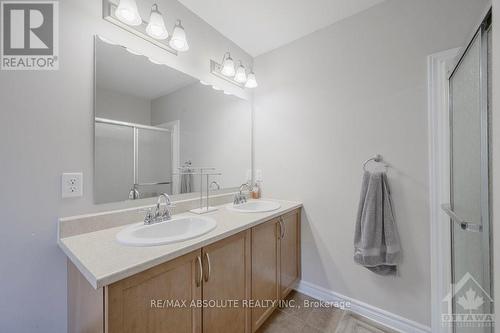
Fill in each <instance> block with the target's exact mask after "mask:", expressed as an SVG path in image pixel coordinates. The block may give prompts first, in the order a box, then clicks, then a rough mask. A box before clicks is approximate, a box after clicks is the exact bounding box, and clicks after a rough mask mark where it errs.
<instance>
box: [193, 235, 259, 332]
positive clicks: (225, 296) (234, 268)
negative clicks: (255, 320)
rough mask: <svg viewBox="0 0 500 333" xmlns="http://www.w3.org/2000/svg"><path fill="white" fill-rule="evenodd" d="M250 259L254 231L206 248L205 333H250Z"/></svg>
mask: <svg viewBox="0 0 500 333" xmlns="http://www.w3.org/2000/svg"><path fill="white" fill-rule="evenodd" d="M250 258H251V256H250V230H246V231H244V232H241V233H239V234H236V235H234V236H231V237H228V238H226V239H223V240H221V241H218V242H216V243H214V244H211V245H208V246H206V247H204V248H203V273H204V282H203V301H204V302H205V305H207V306H205V307H204V308H203V333H250V315H249V314H250V311H249V310H248V308H247V307H244V306H243V305H244V304H243V302H244V301H245V300H248V299H250V268H251V267H250ZM227 301H231V302H233V301H238V303H239V304H238V306H231V304H228V303H227ZM215 302H217V303H215ZM224 302H226V303H224Z"/></svg>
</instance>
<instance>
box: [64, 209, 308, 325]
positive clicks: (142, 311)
mask: <svg viewBox="0 0 500 333" xmlns="http://www.w3.org/2000/svg"><path fill="white" fill-rule="evenodd" d="M276 202H278V203H280V206H281V207H280V208H279V209H277V210H275V211H272V212H267V213H238V212H234V211H231V210H229V209H227V204H225V205H223V206H219V207H218V208H219V209H218V210H217V211H216V212H213V213H211V214H208V215H209V216H210V217H211V218H213V219H214V220H215V221H216V222H217V226H216V228H215V229H214V230H212V231H210V232H208V233H207V234H205V235H202V236H200V237H198V238H195V239H190V240H187V241H183V242H177V243H173V244H167V245H161V246H148V247H135V246H126V245H122V244H120V243H118V242H117V240H116V234H117V233H118V232H120V231H121V230H123V229H124V228H125V227H126V226H125V225H123V224H121V223H122V222H120V221H124V222H125V223H130V221H133V219H134V218H136V217H137V216H138V213H137V212H136V211H133V212H132V211H131V212H113V213H110V214H99V215H96V216H83V217H75V218H67V219H61V220H60V225H59V233H60V239H59V246H60V247H61V248H62V249H63V251H64V252H65V253H66V255H67V256H68V258H69V259H68V284H67V285H68V331H69V332H120V333H124V332H162V333H165V332H172V333H181V332H203V333H221V332H228V333H229V332H231V333H237V332H241V333H249V332H255V331H256V330H257V329H258V328H259V327H260V325H261V324H262V323H263V322H264V321H265V320H266V319H267V318H268V317H269V316H270V315H271V313H272V312H273V311H274V310H275V308H276V307H277V304H276V302H274V303H273V302H270V301H272V300H274V301H277V300H280V299H283V298H285V297H286V296H287V294H288V293H289V292H290V291H291V290H292V288H293V287H294V285H295V283H296V282H297V281H298V279H299V278H300V272H301V267H300V212H301V204H300V203H293V202H286V201H276ZM188 214H190V213H181V214H179V215H188ZM101 222H102V223H101ZM163 223H168V221H166V222H163ZM116 225H118V226H116ZM93 229H98V230H93Z"/></svg>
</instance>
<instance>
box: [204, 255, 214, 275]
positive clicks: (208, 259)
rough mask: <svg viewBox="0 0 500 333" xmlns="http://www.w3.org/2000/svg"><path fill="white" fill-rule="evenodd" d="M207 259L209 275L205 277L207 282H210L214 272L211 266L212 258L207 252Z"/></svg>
mask: <svg viewBox="0 0 500 333" xmlns="http://www.w3.org/2000/svg"><path fill="white" fill-rule="evenodd" d="M205 258H207V264H208V273H207V274H206V275H205V282H208V280H209V279H210V273H211V272H212V265H211V264H210V256H209V255H208V253H207V252H205Z"/></svg>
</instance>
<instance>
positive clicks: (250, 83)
mask: <svg viewBox="0 0 500 333" xmlns="http://www.w3.org/2000/svg"><path fill="white" fill-rule="evenodd" d="M257 86H258V84H257V79H256V78H255V74H254V72H250V73H249V74H248V77H247V83H245V87H247V88H257Z"/></svg>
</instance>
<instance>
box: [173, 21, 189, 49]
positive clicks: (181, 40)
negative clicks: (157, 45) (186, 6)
mask: <svg viewBox="0 0 500 333" xmlns="http://www.w3.org/2000/svg"><path fill="white" fill-rule="evenodd" d="M168 44H169V45H170V47H172V48H173V49H174V50H177V51H180V52H184V51H187V50H189V44H188V41H187V38H186V31H185V30H184V27H183V26H182V24H181V21H180V20H177V23H176V24H175V26H174V31H173V32H172V37H171V38H170V41H169V43H168Z"/></svg>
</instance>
